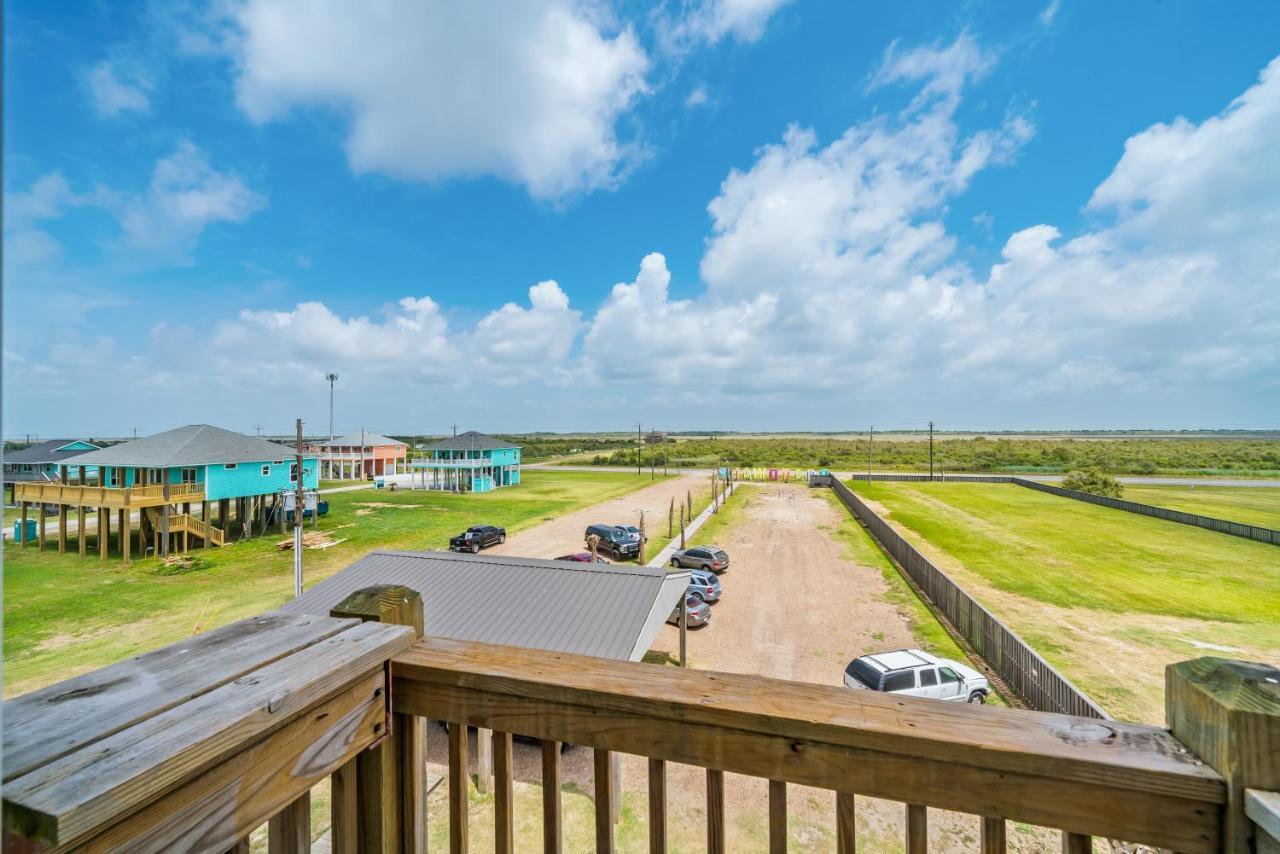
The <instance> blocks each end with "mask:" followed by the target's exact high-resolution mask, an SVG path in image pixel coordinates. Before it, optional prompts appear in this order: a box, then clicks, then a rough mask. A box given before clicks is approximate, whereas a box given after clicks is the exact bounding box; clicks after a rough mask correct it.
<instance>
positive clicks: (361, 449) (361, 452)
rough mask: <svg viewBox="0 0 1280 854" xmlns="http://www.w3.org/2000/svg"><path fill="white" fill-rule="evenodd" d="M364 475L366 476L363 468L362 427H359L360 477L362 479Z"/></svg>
mask: <svg viewBox="0 0 1280 854" xmlns="http://www.w3.org/2000/svg"><path fill="white" fill-rule="evenodd" d="M365 477H366V474H365V470H364V428H363V427H361V428H360V479H361V480H364V479H365Z"/></svg>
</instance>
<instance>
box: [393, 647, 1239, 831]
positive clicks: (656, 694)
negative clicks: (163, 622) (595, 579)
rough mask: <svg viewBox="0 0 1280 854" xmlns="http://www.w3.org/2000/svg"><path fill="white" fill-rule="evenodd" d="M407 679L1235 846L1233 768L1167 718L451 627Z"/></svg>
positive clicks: (499, 707) (567, 718) (606, 742)
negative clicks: (940, 696)
mask: <svg viewBox="0 0 1280 854" xmlns="http://www.w3.org/2000/svg"><path fill="white" fill-rule="evenodd" d="M392 676H393V691H392V697H393V702H394V708H395V710H396V711H397V712H400V713H403V714H413V715H421V716H424V717H431V718H434V719H438V720H445V721H449V722H452V723H465V724H469V725H471V726H477V727H484V728H489V729H494V730H497V731H500V732H516V733H519V734H522V735H527V736H532V737H535V738H541V739H546V740H553V741H560V742H567V743H571V744H576V745H582V746H587V747H592V748H596V749H598V750H608V751H620V752H624V753H632V754H638V755H642V756H648V757H650V758H654V759H661V760H670V761H675V762H682V763H686V764H695V765H702V766H704V767H706V768H708V769H711V770H714V771H730V772H734V773H739V774H747V775H751V776H756V777H762V778H765V779H768V780H774V781H777V782H780V783H796V784H802V785H807V786H814V787H818V788H826V789H831V790H835V791H844V792H853V793H856V794H859V795H866V796H870V797H877V798H888V799H892V800H898V801H904V802H911V803H915V804H922V805H927V806H933V807H940V808H944V809H948V810H955V811H959V812H969V813H975V814H979V815H984V816H988V817H991V816H998V817H1000V818H1001V819H1012V820H1017V821H1023V822H1028V823H1031V824H1038V825H1043V826H1046V827H1052V828H1058V829H1062V830H1066V831H1070V832H1072V833H1073V834H1092V835H1099V836H1106V837H1110V838H1116V839H1123V840H1125V841H1129V842H1142V843H1146V844H1151V845H1158V846H1162V847H1167V848H1173V849H1176V850H1178V851H1184V852H1212V851H1217V850H1219V848H1218V845H1219V839H1220V835H1221V814H1220V813H1221V805H1222V804H1223V803H1224V801H1225V799H1226V792H1225V786H1224V782H1223V778H1222V777H1221V776H1220V775H1219V774H1218V773H1217V772H1215V771H1214V770H1213V769H1211V768H1208V767H1207V766H1205V765H1203V764H1202V763H1199V762H1197V761H1196V759H1195V757H1194V756H1192V755H1191V754H1190V753H1189V752H1188V751H1187V750H1186V749H1185V748H1183V747H1182V746H1181V745H1180V744H1179V743H1178V742H1177V741H1176V740H1175V739H1174V738H1173V737H1172V736H1170V735H1169V733H1168V732H1166V731H1165V730H1163V729H1160V728H1157V727H1151V726H1143V725H1137V724H1124V723H1118V722H1113V721H1106V722H1102V721H1098V720H1094V719H1090V718H1079V717H1071V716H1067V715H1056V714H1046V713H1037V712H1027V711H1022V710H1017V709H1002V708H990V707H973V706H968V705H965V704H953V703H943V702H938V701H933V700H923V699H915V698H899V697H894V696H893V695H887V694H880V693H878V692H873V691H850V690H848V689H845V688H837V687H826V686H820V685H811V684H803V683H796V682H784V681H781V680H775V679H766V678H763V677H757V676H745V675H738V674H728V673H711V672H703V671H692V670H680V669H674V668H670V667H662V666H658V665H646V664H636V663H630V662H615V661H609V660H604V659H597V658H590V657H585V656H576V655H567V654H560V653H548V652H545V651H534V650H526V649H520V648H515V647H503V646H494V645H488V644H480V643H471V642H464V641H454V640H447V639H441V638H424V639H423V640H421V641H419V642H418V643H417V644H415V645H414V646H413V647H412V648H410V649H409V650H408V651H407V652H405V653H402V654H401V655H399V656H397V657H396V658H395V660H394V661H393V663H392ZM993 832H994V831H993Z"/></svg>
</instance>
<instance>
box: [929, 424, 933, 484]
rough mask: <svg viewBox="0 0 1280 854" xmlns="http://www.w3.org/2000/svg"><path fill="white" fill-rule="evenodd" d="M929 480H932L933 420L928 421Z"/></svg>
mask: <svg viewBox="0 0 1280 854" xmlns="http://www.w3.org/2000/svg"><path fill="white" fill-rule="evenodd" d="M929 480H933V421H932V420H930V421H929Z"/></svg>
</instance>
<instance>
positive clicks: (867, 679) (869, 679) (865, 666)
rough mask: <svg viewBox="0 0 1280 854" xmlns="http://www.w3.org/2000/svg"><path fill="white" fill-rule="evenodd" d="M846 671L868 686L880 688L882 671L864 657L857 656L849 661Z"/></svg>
mask: <svg viewBox="0 0 1280 854" xmlns="http://www.w3.org/2000/svg"><path fill="white" fill-rule="evenodd" d="M844 672H845V673H847V674H849V675H850V676H852V677H853V678H854V679H857V680H858V681H859V682H861V683H862V684H863V685H866V686H867V687H868V688H874V689H875V690H877V691H878V690H880V671H879V670H877V669H876V667H875V665H874V664H872V663H871V662H869V661H866V660H865V659H862V658H855V659H854V660H853V661H851V662H849V666H848V667H846V668H845V669H844Z"/></svg>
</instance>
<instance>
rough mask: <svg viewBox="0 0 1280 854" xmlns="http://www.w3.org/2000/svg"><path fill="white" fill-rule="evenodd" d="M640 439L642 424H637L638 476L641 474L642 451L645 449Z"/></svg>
mask: <svg viewBox="0 0 1280 854" xmlns="http://www.w3.org/2000/svg"><path fill="white" fill-rule="evenodd" d="M641 442H642V440H641V439H640V425H639V424H637V425H636V476H637V477H639V476H640V452H641V451H643V450H644V445H643V444H642V443H641Z"/></svg>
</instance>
